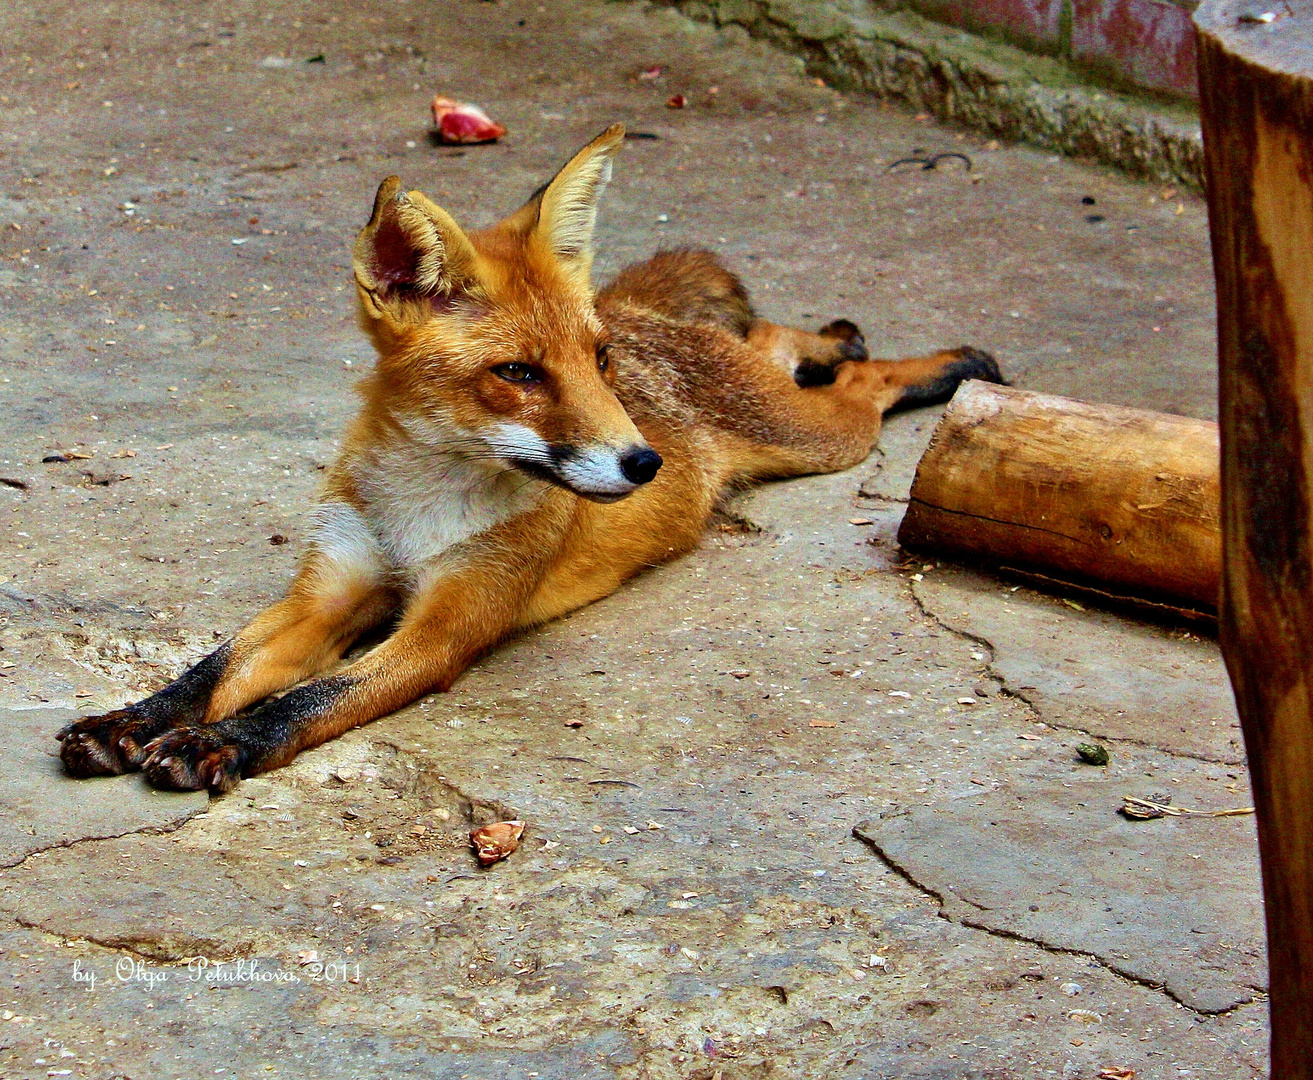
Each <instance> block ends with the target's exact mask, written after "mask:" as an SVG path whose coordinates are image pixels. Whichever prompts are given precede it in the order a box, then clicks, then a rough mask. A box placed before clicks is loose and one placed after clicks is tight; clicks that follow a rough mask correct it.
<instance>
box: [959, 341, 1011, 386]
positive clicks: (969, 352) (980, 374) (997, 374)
mask: <svg viewBox="0 0 1313 1080" xmlns="http://www.w3.org/2000/svg"><path fill="white" fill-rule="evenodd" d="M954 351H955V352H956V353H957V354H958V356H960V357H961V359H960V360H959V361H958V362H957V363H956V364H954V365H953V366H952V368H951V369H950V370H951V371H952V373H953V375H954V376H956V378H957V380H958V381H959V382H966V381H967V379H980V380H981V381H982V382H992V383H1002V384H1003V385H1005V386H1006V385H1007V382H1006V380H1005V379H1004V378H1003V373H1002V372H1001V371H1000V370H999V368H998V361H997V360H995V359H994V358H993V357H992V356H990V355H989V353H987V352H985V350H984V349H977V348H976V347H975V346H974V345H962V346H959V347H958V348H957V349H956V350H954Z"/></svg>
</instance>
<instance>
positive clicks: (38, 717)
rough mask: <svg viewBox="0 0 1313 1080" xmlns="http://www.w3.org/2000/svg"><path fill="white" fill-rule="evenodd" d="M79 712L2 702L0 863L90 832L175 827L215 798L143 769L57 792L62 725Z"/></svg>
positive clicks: (101, 834) (16, 860) (6, 863)
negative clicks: (159, 780)
mask: <svg viewBox="0 0 1313 1080" xmlns="http://www.w3.org/2000/svg"><path fill="white" fill-rule="evenodd" d="M77 716H78V714H77V713H76V712H75V711H73V710H71V709H50V708H42V707H39V706H38V707H35V708H33V707H29V708H26V709H0V866H13V865H15V864H16V863H19V862H21V861H22V860H23V859H25V858H27V857H28V856H29V855H31V854H32V853H33V852H34V851H42V850H45V849H47V848H52V847H61V846H63V845H65V844H72V843H76V842H78V841H81V840H85V839H87V838H92V837H109V836H121V835H123V834H124V833H129V832H137V831H139V830H144V829H152V830H161V829H171V828H174V827H176V826H178V825H180V824H181V823H182V822H184V821H186V820H187V819H188V818H190V817H192V816H193V815H194V814H198V813H200V812H201V811H202V810H204V809H205V807H206V805H207V804H208V803H209V798H208V797H207V796H206V795H205V794H204V793H203V792H186V793H181V792H165V791H156V790H155V789H154V788H152V787H150V786H149V785H147V784H144V783H143V782H142V780H141V778H140V777H138V776H115V777H105V778H103V779H99V780H94V781H92V782H91V783H89V784H87V785H86V788H85V790H84V791H81V792H79V795H78V797H77V798H76V799H57V798H52V797H51V793H52V791H54V790H57V789H59V788H62V787H63V769H62V768H61V766H60V764H59V755H58V749H59V744H58V743H56V742H55V738H54V736H55V732H56V731H58V730H59V729H60V728H61V727H63V726H64V725H65V724H67V723H68V722H69V721H70V720H74V719H76V718H77Z"/></svg>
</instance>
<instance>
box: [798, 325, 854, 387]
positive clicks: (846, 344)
mask: <svg viewBox="0 0 1313 1080" xmlns="http://www.w3.org/2000/svg"><path fill="white" fill-rule="evenodd" d="M816 336H817V337H820V338H825V339H826V341H825V343H824V344H823V345H820V346H819V348H818V349H817V351H816V355H812V356H804V357H802V358H801V359H799V361H798V364H797V366H796V367H794V369H793V381H794V382H795V383H797V384H798V385H799V386H800V387H802V388H803V389H804V390H806V389H807V388H808V387H812V386H829V385H830V384H831V383H832V382H834V378H835V368H837V367H838V366H839V365H840V364H842V363H844V361H847V360H854V361H860V360H869V359H870V355H869V354H868V353H867V351H866V338H864V337H863V336H862V332H861V330H859V329H858V327H857V324H856V323H853V322H849V321H848V320H847V319H835V320H834V322H830V323H826V324H825V325H824V326H822V327H821V328H820V329H819V330H817V331H816Z"/></svg>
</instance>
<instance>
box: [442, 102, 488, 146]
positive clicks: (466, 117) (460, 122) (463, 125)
mask: <svg viewBox="0 0 1313 1080" xmlns="http://www.w3.org/2000/svg"><path fill="white" fill-rule="evenodd" d="M432 109H433V122H434V123H435V124H437V125H438V138H440V139H441V140H442V141H443V142H444V143H457V144H460V143H483V142H496V140H498V139H500V138H501V137H502V136H503V135H505V134H506V128H505V127H503V126H502V125H501V124H498V123H497V122H496V121H494V120H492V119H490V118H489V117H488V114H487V113H486V112H484V111H483V110H482V109H480V108H479V107H478V106H477V105H471V104H470V103H469V102H467V101H452V100H451V98H446V97H443V96H442V95H441V94H439V95H438V96H437V97H435V98H434V99H433V105H432Z"/></svg>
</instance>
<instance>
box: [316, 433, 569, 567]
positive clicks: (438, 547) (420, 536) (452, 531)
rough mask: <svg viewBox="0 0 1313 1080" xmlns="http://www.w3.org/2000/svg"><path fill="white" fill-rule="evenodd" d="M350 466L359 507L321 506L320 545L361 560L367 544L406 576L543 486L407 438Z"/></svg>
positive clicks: (521, 509)
mask: <svg viewBox="0 0 1313 1080" xmlns="http://www.w3.org/2000/svg"><path fill="white" fill-rule="evenodd" d="M362 465H363V463H362ZM354 471H355V472H356V476H355V480H356V490H357V492H358V494H359V496H360V499H361V502H362V503H363V507H362V511H363V512H361V511H357V510H355V509H354V508H353V507H350V506H348V505H346V504H345V503H329V504H325V506H322V507H320V509H319V510H318V511H317V513H316V519H317V526H318V528H317V530H316V543H317V546H318V547H319V548H320V550H321V551H324V553H325V554H331V553H333V550H332V549H334V548H338V549H342V550H343V554H345V553H346V549H348V548H350V549H354V550H352V551H351V555H350V556H349V557H350V558H351V560H352V561H359V560H360V557H361V556H362V555H364V554H365V553H364V551H362V550H360V549H361V547H362V546H364V545H368V544H372V545H373V547H374V552H373V556H374V559H375V560H377V559H378V558H379V557H380V556H381V557H382V559H383V561H384V562H385V563H386V564H387V565H388V566H389V567H390V568H391V569H392V570H393V571H398V570H399V571H401V572H403V573H415V572H418V571H420V570H421V569H423V568H425V567H428V566H431V565H432V563H433V561H434V560H436V559H438V558H439V557H440V556H441V555H443V553H445V552H447V551H448V550H450V549H451V548H453V547H455V546H456V545H458V544H461V543H464V542H465V541H467V540H471V539H473V538H474V537H477V536H478V535H479V534H480V533H484V532H487V531H488V530H489V529H492V528H494V527H496V526H497V525H500V524H502V523H503V522H505V521H509V520H510V519H512V518H514V517H517V516H519V515H520V514H523V513H526V512H527V511H529V510H532V509H533V508H534V507H535V506H536V505H537V504H538V501H539V499H540V498H541V497H542V489H543V485H542V484H541V483H539V482H537V481H533V480H530V479H529V478H528V477H526V476H525V475H524V474H523V473H521V472H519V471H518V470H515V469H511V468H509V467H508V466H507V465H505V464H504V463H502V462H500V461H496V460H478V459H472V458H469V457H466V456H463V455H456V454H452V453H449V452H447V451H444V450H439V449H436V448H433V447H429V446H425V445H423V444H417V443H412V442H407V443H404V444H401V445H399V446H395V447H391V448H388V449H385V450H381V451H377V452H376V453H375V454H374V455H372V460H370V461H369V462H368V466H367V467H361V468H359V469H357V470H354ZM348 538H349V539H348ZM344 541H345V542H344Z"/></svg>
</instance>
